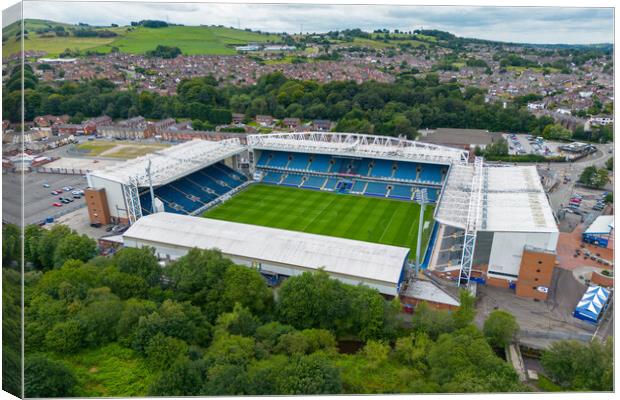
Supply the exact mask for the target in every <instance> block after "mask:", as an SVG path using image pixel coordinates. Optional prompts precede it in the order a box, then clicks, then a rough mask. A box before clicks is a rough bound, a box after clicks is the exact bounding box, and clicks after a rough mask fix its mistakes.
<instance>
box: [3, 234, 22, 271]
mask: <svg viewBox="0 0 620 400" xmlns="http://www.w3.org/2000/svg"><path fill="white" fill-rule="evenodd" d="M20 260H21V232H20V229H19V227H18V226H17V225H13V224H6V225H2V265H7V266H8V265H11V264H12V263H13V262H16V263H17V264H19V262H20Z"/></svg>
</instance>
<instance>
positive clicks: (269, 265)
mask: <svg viewBox="0 0 620 400" xmlns="http://www.w3.org/2000/svg"><path fill="white" fill-rule="evenodd" d="M123 244H124V246H126V247H143V246H150V247H153V248H155V253H156V254H157V256H158V257H159V258H164V259H169V260H170V259H176V258H178V257H181V256H183V255H185V254H186V253H187V252H188V251H189V250H190V249H192V248H194V247H196V248H200V249H219V250H220V251H221V252H222V254H223V255H224V256H226V257H228V258H230V259H231V260H232V261H233V262H235V263H237V264H241V265H246V266H248V267H254V268H256V269H258V270H259V271H261V272H263V273H271V274H277V275H281V276H285V277H289V276H295V275H300V274H302V273H303V272H305V271H315V270H317V269H319V268H322V269H324V270H325V271H326V272H327V273H328V274H330V276H332V277H333V278H336V279H338V280H340V281H342V282H344V283H348V284H351V285H358V284H360V283H361V284H364V285H367V286H369V287H372V288H375V289H377V290H378V291H379V292H380V293H383V294H384V295H388V296H396V295H398V288H399V286H400V284H401V282H402V280H403V279H404V276H405V265H406V261H407V256H408V254H409V249H408V248H404V247H396V246H388V245H383V244H376V243H367V242H361V241H358V240H350V239H342V238H335V237H331V236H323V235H314V234H309V233H302V232H294V231H288V230H282V229H274V228H267V227H262V226H257V225H248V224H240V223H236V222H229V221H220V220H215V219H210V218H194V217H192V216H187V215H180V214H173V213H166V212H162V213H155V214H152V215H148V216H145V217H142V218H140V219H139V220H138V221H137V222H136V223H134V224H133V225H132V226H131V227H130V228H129V229H128V230H127V231H126V232H125V233H124V234H123Z"/></svg>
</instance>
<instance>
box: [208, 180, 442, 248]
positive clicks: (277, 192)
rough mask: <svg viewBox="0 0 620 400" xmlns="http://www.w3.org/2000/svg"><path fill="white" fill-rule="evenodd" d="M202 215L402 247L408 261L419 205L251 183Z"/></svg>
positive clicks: (428, 226)
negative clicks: (407, 251)
mask: <svg viewBox="0 0 620 400" xmlns="http://www.w3.org/2000/svg"><path fill="white" fill-rule="evenodd" d="M433 208H434V206H432V205H428V206H427V207H426V210H425V216H424V221H425V223H424V231H423V238H422V243H423V246H422V249H424V248H426V244H427V242H428V239H429V236H430V234H431V230H432V225H433V224H432V215H433ZM204 216H205V217H207V218H214V219H220V220H226V221H233V222H241V223H245V224H253V225H262V226H268V227H272V228H279V229H288V230H292V231H300V232H307V233H314V234H319V235H326V236H336V237H341V238H347V239H355V240H363V241H366V242H373V243H382V244H389V245H394V246H401V247H408V248H410V249H411V253H410V257H411V258H413V257H414V256H415V248H416V242H417V235H418V221H419V218H420V206H419V205H418V204H416V203H414V202H411V201H399V200H391V199H382V198H377V197H367V196H357V195H347V194H337V193H330V192H322V191H315V190H308V189H297V188H292V187H285V186H273V185H264V184H255V185H252V186H250V187H248V188H247V189H246V190H244V191H242V192H240V193H239V194H237V195H235V196H234V197H232V198H231V199H230V200H228V201H226V202H225V203H224V204H222V205H220V206H218V207H216V208H214V209H212V210H209V211H207V212H205V214H204ZM421 254H422V256H423V255H424V251H422V253H421Z"/></svg>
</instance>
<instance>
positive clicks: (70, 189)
mask: <svg viewBox="0 0 620 400" xmlns="http://www.w3.org/2000/svg"><path fill="white" fill-rule="evenodd" d="M62 190H64V191H65V192H70V191H72V190H73V187H72V186H65V187H63V188H62Z"/></svg>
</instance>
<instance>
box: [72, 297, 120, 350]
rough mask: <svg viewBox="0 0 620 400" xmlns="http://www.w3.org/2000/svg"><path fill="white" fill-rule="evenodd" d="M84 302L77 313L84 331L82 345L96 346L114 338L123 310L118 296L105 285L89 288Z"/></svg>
mask: <svg viewBox="0 0 620 400" xmlns="http://www.w3.org/2000/svg"><path fill="white" fill-rule="evenodd" d="M85 303H86V304H85V306H84V307H83V308H82V309H81V310H80V311H79V312H78V313H77V319H78V321H79V322H80V326H81V328H82V332H83V333H84V337H83V342H84V345H86V346H93V347H96V346H101V345H102V344H104V343H107V342H111V341H114V340H116V338H117V336H116V333H117V330H116V327H117V325H118V319H119V317H120V315H121V312H122V310H123V303H122V302H121V301H120V299H119V298H118V296H116V295H114V294H112V293H111V292H110V289H109V288H107V287H102V288H98V289H91V290H90V291H89V293H88V297H87V298H86V301H85Z"/></svg>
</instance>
